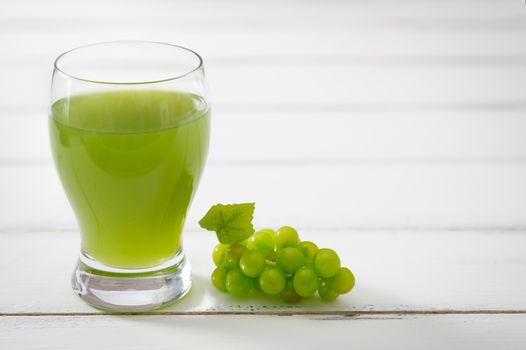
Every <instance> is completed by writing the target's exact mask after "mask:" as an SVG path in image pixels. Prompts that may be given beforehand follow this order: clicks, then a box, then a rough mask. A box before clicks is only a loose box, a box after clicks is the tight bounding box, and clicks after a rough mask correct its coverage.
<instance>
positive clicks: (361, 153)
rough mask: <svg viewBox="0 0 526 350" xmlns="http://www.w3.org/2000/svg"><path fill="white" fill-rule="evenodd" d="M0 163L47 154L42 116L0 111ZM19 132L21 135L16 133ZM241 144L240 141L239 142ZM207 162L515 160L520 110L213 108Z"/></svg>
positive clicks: (523, 122) (521, 133) (525, 148)
mask: <svg viewBox="0 0 526 350" xmlns="http://www.w3.org/2000/svg"><path fill="white" fill-rule="evenodd" d="M0 118H2V121H3V127H2V128H0V162H23V161H24V160H25V161H32V160H35V161H44V159H46V160H48V159H50V158H51V154H50V149H49V141H48V131H47V117H46V113H45V111H44V110H43V111H41V113H39V114H27V115H24V114H22V113H20V114H16V115H13V114H7V113H5V112H4V113H2V112H1V111H0ZM20 130H23V131H24V133H23V137H15V136H14V135H17V133H19V132H20ZM240 145H242V146H241V147H240ZM209 159H210V161H211V162H212V163H217V162H219V163H221V162H231V163H232V162H248V161H249V162H252V163H258V162H262V163H265V164H269V165H272V164H273V163H284V162H285V163H286V162H289V163H297V162H325V163H326V162H331V161H334V162H381V161H386V162H446V163H447V162H459V161H468V162H473V161H475V162H496V163H501V162H514V161H516V162H522V161H525V160H526V117H525V114H524V111H513V110H511V111H509V110H508V111H507V110H504V111H494V110H488V111H460V110H456V111H440V112H436V111H435V112H432V111H425V110H424V111H414V110H413V111H411V110H409V111H407V112H403V113H402V112H400V111H396V110H395V111H392V112H387V111H384V112H378V111H366V110H365V111H363V110H362V111H360V110H357V111H338V110H329V111H326V112H323V111H319V110H317V109H312V110H308V109H307V110H305V111H295V112H293V111H291V112H284V111H279V110H278V111H275V112H270V111H250V108H249V107H247V108H245V109H241V110H229V109H225V108H221V107H218V108H214V111H213V130H212V146H211V148H210V158H209Z"/></svg>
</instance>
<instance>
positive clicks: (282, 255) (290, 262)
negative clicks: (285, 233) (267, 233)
mask: <svg viewBox="0 0 526 350" xmlns="http://www.w3.org/2000/svg"><path fill="white" fill-rule="evenodd" d="M276 264H277V266H278V267H279V268H280V269H281V270H282V271H283V272H285V273H286V274H290V275H292V274H294V272H296V271H297V270H298V269H299V268H300V267H302V266H303V265H304V264H305V257H304V256H303V254H302V253H301V251H300V250H299V249H298V248H296V247H287V248H283V249H281V250H280V251H278V257H277V259H276Z"/></svg>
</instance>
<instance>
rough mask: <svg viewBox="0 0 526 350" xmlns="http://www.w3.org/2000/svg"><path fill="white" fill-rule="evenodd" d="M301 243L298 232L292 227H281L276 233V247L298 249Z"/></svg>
mask: <svg viewBox="0 0 526 350" xmlns="http://www.w3.org/2000/svg"><path fill="white" fill-rule="evenodd" d="M299 243H300V238H299V237H298V232H297V231H296V230H295V229H293V228H292V227H290V226H283V227H281V228H280V229H279V230H278V232H277V233H276V247H277V248H283V247H296V246H297V245H298V244H299Z"/></svg>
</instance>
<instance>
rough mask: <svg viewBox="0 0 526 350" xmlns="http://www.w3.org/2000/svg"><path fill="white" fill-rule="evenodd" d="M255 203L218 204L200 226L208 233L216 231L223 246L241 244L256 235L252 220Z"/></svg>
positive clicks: (204, 217) (211, 209)
mask: <svg viewBox="0 0 526 350" xmlns="http://www.w3.org/2000/svg"><path fill="white" fill-rule="evenodd" d="M254 209H255V203H241V204H216V205H214V206H213V207H212V208H210V210H208V212H207V213H206V214H205V216H203V218H202V219H201V220H200V221H199V225H200V226H201V227H202V228H204V229H205V230H208V231H215V232H216V234H217V239H218V240H219V242H221V243H223V244H234V243H238V242H241V241H243V240H245V239H247V238H248V237H250V236H251V235H252V234H253V233H254V226H252V218H253V216H254Z"/></svg>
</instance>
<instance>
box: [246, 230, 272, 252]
mask: <svg viewBox="0 0 526 350" xmlns="http://www.w3.org/2000/svg"><path fill="white" fill-rule="evenodd" d="M269 231H271V232H272V233H270V232H269ZM273 232H274V231H272V230H270V229H265V230H261V231H258V232H256V233H254V234H253V235H252V236H250V238H249V239H248V243H247V247H248V248H249V249H252V250H259V251H260V252H261V254H263V256H265V257H267V256H269V255H271V254H272V253H274V238H273V235H274V233H273Z"/></svg>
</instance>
